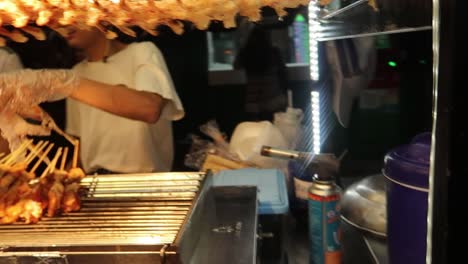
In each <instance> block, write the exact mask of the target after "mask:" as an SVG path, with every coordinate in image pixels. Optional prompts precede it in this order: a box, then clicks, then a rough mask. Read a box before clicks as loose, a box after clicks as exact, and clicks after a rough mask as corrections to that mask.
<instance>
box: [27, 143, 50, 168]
mask: <svg viewBox="0 0 468 264" xmlns="http://www.w3.org/2000/svg"><path fill="white" fill-rule="evenodd" d="M54 145H55V144H54V143H52V144H50V145H49V147H47V149H46V150H45V151H44V152H43V153H42V155H41V156H40V157H39V160H38V161H37V162H36V164H34V166H33V167H32V169H31V171H30V173H34V172H35V171H36V170H37V168H38V167H39V165H41V162H42V161H43V160H44V158H45V157H46V156H47V154H49V152H50V151H51V150H52V148H53V147H54ZM49 166H50V164H49Z"/></svg>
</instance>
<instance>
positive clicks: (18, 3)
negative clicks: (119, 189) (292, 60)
mask: <svg viewBox="0 0 468 264" xmlns="http://www.w3.org/2000/svg"><path fill="white" fill-rule="evenodd" d="M309 1H310V0H0V26H1V25H2V24H3V25H11V26H13V27H14V28H16V29H14V30H12V31H9V30H7V29H5V28H2V27H0V36H3V37H6V38H9V39H12V40H13V41H16V42H26V41H27V40H28V38H27V37H26V36H25V35H24V34H23V33H27V34H29V35H31V36H33V37H35V38H36V39H39V40H44V39H45V35H44V34H43V33H42V31H41V30H40V29H39V28H36V27H34V26H31V25H30V23H33V24H35V25H37V26H47V27H50V28H52V29H54V30H57V31H59V30H60V28H61V27H63V26H74V27H77V28H80V29H86V28H90V27H97V28H99V29H101V30H102V31H104V32H105V33H106V36H107V37H108V38H115V37H117V34H116V33H115V32H112V31H110V29H109V27H107V26H112V27H113V28H116V29H118V30H119V31H120V32H122V33H124V34H127V35H130V36H135V35H136V34H135V32H134V31H133V30H132V29H131V27H134V26H136V27H140V28H141V29H143V30H145V31H147V32H148V33H150V34H152V35H156V34H157V27H158V26H160V25H166V26H168V27H170V28H171V29H172V30H173V31H174V32H175V33H177V34H181V33H182V32H183V31H184V24H183V23H182V21H189V22H192V23H193V24H194V25H195V26H196V27H197V28H198V29H201V30H204V29H207V28H208V26H209V25H210V23H211V21H220V22H222V23H223V24H224V26H225V27H226V28H232V27H235V26H236V17H237V16H238V15H240V16H243V17H247V18H248V19H249V20H250V21H254V22H255V21H259V20H260V19H261V8H262V7H266V6H269V7H271V8H273V9H274V10H275V11H276V13H277V14H278V16H279V17H283V16H285V15H286V14H287V12H286V10H285V9H287V8H295V7H297V6H299V5H307V4H308V3H309ZM59 32H60V31H59ZM2 43H3V44H4V43H5V39H4V38H1V37H0V44H2Z"/></svg>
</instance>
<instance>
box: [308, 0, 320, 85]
mask: <svg viewBox="0 0 468 264" xmlns="http://www.w3.org/2000/svg"><path fill="white" fill-rule="evenodd" d="M318 11H319V8H318V6H317V5H316V3H315V2H314V1H312V2H310V4H309V67H310V79H311V80H313V81H318V80H319V78H320V74H319V65H318V59H319V58H318V40H317V39H318V35H319V33H320V22H319V21H318V20H317V18H318V16H317V13H318Z"/></svg>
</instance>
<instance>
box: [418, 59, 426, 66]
mask: <svg viewBox="0 0 468 264" xmlns="http://www.w3.org/2000/svg"><path fill="white" fill-rule="evenodd" d="M419 63H421V64H424V65H425V64H427V62H426V60H420V61H419Z"/></svg>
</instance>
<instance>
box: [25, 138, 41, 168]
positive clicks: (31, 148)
mask: <svg viewBox="0 0 468 264" xmlns="http://www.w3.org/2000/svg"><path fill="white" fill-rule="evenodd" d="M43 143H44V141H42V140H41V141H39V142H38V143H37V144H36V145H33V146H29V147H28V150H29V153H28V154H27V155H26V157H24V160H22V162H24V163H27V161H28V160H30V159H34V157H35V156H36V155H35V154H36V152H37V151H36V149H38V148H40V147H41V146H42V144H43Z"/></svg>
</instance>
